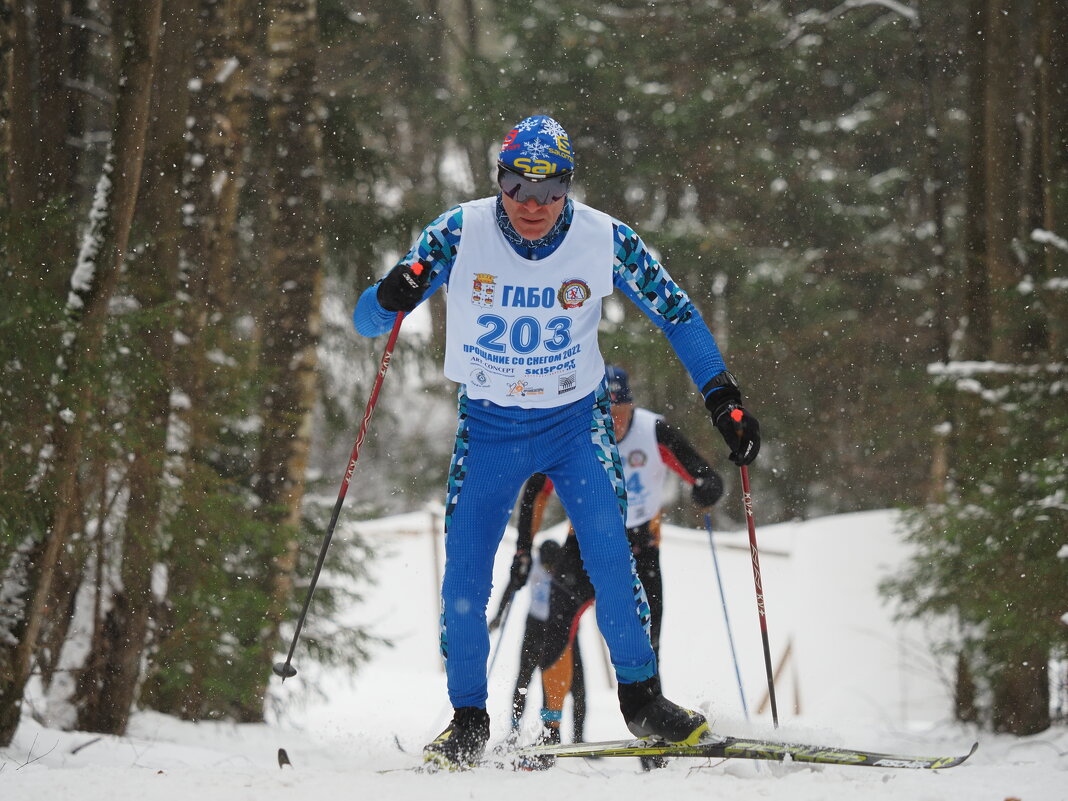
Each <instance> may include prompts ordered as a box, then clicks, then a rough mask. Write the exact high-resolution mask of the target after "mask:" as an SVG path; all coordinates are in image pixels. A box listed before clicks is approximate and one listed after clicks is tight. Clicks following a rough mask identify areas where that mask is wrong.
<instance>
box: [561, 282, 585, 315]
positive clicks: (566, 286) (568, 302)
mask: <svg viewBox="0 0 1068 801" xmlns="http://www.w3.org/2000/svg"><path fill="white" fill-rule="evenodd" d="M591 294H592V293H591V292H590V287H589V284H587V283H586V282H585V281H582V280H580V279H578V278H572V279H571V280H570V281H564V283H563V284H562V285H561V286H560V291H559V292H557V293H556V299H557V300H559V301H560V305H561V306H562V307H563V308H565V309H577V308H579V307H580V306H581V305H582V304H583V303H585V302H586V301H587V300H589V299H590V295H591Z"/></svg>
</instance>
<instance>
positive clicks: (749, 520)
mask: <svg viewBox="0 0 1068 801" xmlns="http://www.w3.org/2000/svg"><path fill="white" fill-rule="evenodd" d="M741 471H742V505H743V506H744V507H745V522H746V525H748V526H749V552H750V553H751V554H752V556H753V582H754V584H755V585H756V599H757V614H758V616H759V617H760V637H761V639H762V640H763V641H764V667H765V669H766V670H767V673H768V699H769V700H770V701H771V720H772V722H773V723H774V724H775V728H776V729H777V728H779V707H778V704H776V703H775V674H774V672H773V671H772V669H771V647H770V646H769V645H768V616H767V612H766V611H765V609H764V582H763V581H762V580H761V578H760V553H759V551H758V550H757V540H756V524H755V523H754V522H753V493H752V492H751V491H750V489H749V468H748V467H747V466H746V465H744V464H743V465H742V466H741Z"/></svg>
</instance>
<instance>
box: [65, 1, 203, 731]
mask: <svg viewBox="0 0 1068 801" xmlns="http://www.w3.org/2000/svg"><path fill="white" fill-rule="evenodd" d="M192 6H193V4H192V0H171V2H169V3H167V6H166V10H165V11H164V13H163V32H164V33H163V36H162V40H161V43H160V59H159V68H158V69H157V70H156V78H155V81H154V91H153V106H154V113H153V116H152V120H151V125H150V130H151V132H152V137H151V140H150V143H149V145H148V147H147V148H146V154H145V170H144V173H145V178H146V180H145V185H144V189H143V200H142V202H141V203H140V204H139V211H140V215H139V216H140V217H141V218H142V219H143V220H144V222H145V228H146V230H147V231H148V232H150V236H151V240H150V242H149V243H148V245H147V247H146V249H145V252H144V253H143V254H141V255H140V256H138V257H137V258H135V259H133V260H131V261H130V265H129V278H128V280H129V288H130V294H131V296H132V297H134V298H135V299H136V300H137V306H138V308H139V309H140V310H141V312H142V314H143V319H144V320H145V324H144V326H143V327H141V328H139V329H138V330H136V331H134V332H133V336H132V338H131V339H132V342H131V346H132V348H133V351H134V352H133V353H132V355H131V356H132V358H134V359H136V360H138V361H139V362H140V363H141V364H142V365H144V367H143V369H141V370H140V371H139V372H138V375H137V377H136V379H135V380H134V387H133V396H132V398H131V400H130V415H129V417H130V424H129V426H128V428H129V429H130V431H131V432H132V433H133V435H134V442H135V447H134V452H133V453H132V454H131V459H130V462H129V464H128V473H127V477H128V481H129V503H128V506H127V509H126V525H125V532H124V537H123V539H122V557H121V558H122V561H121V571H120V572H121V578H122V585H121V588H120V589H119V591H118V593H117V595H116V597H115V599H114V604H113V606H112V607H111V609H110V610H109V611H108V613H107V618H106V620H105V622H104V625H103V626H102V627H101V629H100V631H101V634H102V636H101V638H100V639H99V640H97V641H95V642H94V643H93V647H92V649H91V650H92V653H93V659H92V660H91V661H90V663H89V664H88V665H86V667H85V669H84V670H83V672H82V675H81V677H80V683H79V684H80V697H79V701H80V704H79V710H78V728H80V729H82V730H84V731H99V732H105V733H108V734H123V733H125V731H126V725H127V722H128V721H129V714H130V711H131V710H132V709H133V706H134V703H135V701H136V697H137V691H138V687H139V680H140V678H141V662H142V659H143V656H144V649H145V644H146V639H147V636H148V630H149V622H150V620H151V618H152V616H153V615H152V610H153V607H154V604H153V597H152V586H151V585H152V572H153V569H154V567H155V565H156V562H157V559H158V551H159V524H160V520H161V518H162V514H161V508H160V502H161V482H162V478H163V470H164V466H165V463H166V457H167V449H166V445H167V430H168V429H167V424H168V418H169V412H170V393H171V386H172V384H171V356H172V350H173V347H172V343H173V341H174V322H173V315H172V314H171V313H170V312H168V311H165V309H166V306H167V304H169V303H170V302H172V301H173V300H174V298H175V295H176V292H177V289H178V274H179V269H180V253H179V240H180V237H181V234H182V224H181V223H182V208H181V207H182V194H181V189H182V167H183V163H184V156H185V122H186V116H187V114H188V108H189V93H188V91H187V88H186V87H187V85H188V82H189V74H188V67H189V63H190V60H189V55H188V54H189V50H190V48H189V45H190V43H191V39H192V33H193V28H192V26H190V25H188V24H187V21H188V20H190V19H193V18H194V17H193V14H192Z"/></svg>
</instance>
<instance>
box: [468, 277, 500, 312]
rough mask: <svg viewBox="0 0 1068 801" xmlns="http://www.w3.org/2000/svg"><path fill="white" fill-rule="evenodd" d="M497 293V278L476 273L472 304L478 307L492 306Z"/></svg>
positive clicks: (472, 289)
mask: <svg viewBox="0 0 1068 801" xmlns="http://www.w3.org/2000/svg"><path fill="white" fill-rule="evenodd" d="M496 293H497V276H495V275H490V274H489V273H475V279H474V281H473V282H472V284H471V302H472V303H473V304H475V305H476V306H492V305H493V296H494V295H495V294H496Z"/></svg>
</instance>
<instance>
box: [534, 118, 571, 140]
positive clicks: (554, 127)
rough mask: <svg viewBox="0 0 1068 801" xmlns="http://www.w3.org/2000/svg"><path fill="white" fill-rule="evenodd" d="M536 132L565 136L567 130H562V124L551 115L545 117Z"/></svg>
mask: <svg viewBox="0 0 1068 801" xmlns="http://www.w3.org/2000/svg"><path fill="white" fill-rule="evenodd" d="M538 133H543V134H549V136H552V137H557V138H559V137H561V136H562V137H565V138H566V137H567V131H565V130H564V126H562V125H561V124H560V123H558V122H557V121H556V120H554V119H553V118H552V117H546V118H545V120H544V122H543V124H542V126H541V130H540V131H539V132H538Z"/></svg>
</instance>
